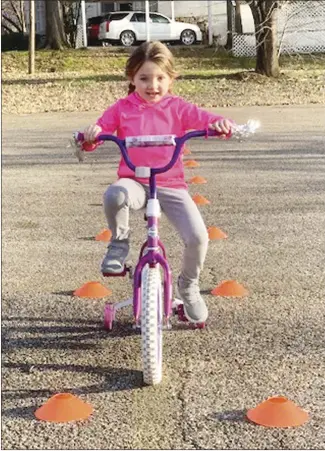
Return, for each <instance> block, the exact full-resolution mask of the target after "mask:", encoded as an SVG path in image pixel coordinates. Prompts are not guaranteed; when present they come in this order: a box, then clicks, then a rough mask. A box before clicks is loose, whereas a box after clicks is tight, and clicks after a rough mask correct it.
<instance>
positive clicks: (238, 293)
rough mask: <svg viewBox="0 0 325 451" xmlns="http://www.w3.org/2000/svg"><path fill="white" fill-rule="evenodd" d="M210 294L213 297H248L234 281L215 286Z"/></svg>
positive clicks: (245, 291)
mask: <svg viewBox="0 0 325 451" xmlns="http://www.w3.org/2000/svg"><path fill="white" fill-rule="evenodd" d="M211 294H213V295H214V296H225V297H227V296H228V297H243V296H247V295H248V291H247V290H246V288H244V287H243V285H241V284H240V283H238V282H236V280H225V281H224V282H222V283H221V284H219V285H218V286H216V287H215V288H214V289H213V290H212V291H211Z"/></svg>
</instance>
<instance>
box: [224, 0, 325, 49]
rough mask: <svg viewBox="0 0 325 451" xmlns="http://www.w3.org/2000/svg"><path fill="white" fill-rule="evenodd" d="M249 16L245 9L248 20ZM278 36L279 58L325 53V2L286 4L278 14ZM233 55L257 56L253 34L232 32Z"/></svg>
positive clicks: (284, 3)
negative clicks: (300, 54) (297, 54)
mask: <svg viewBox="0 0 325 451" xmlns="http://www.w3.org/2000/svg"><path fill="white" fill-rule="evenodd" d="M241 8H249V6H248V5H241ZM249 14H250V13H249V12H248V10H247V9H246V17H248V15H249ZM251 20H253V19H252V18H251ZM232 22H233V24H234V23H235V13H234V15H233V21H232ZM277 36H278V48H279V54H293V53H317V52H325V1H323V0H306V1H304V0H296V1H290V2H283V3H282V4H281V6H280V8H279V9H278V11H277ZM232 52H233V54H234V56H255V55H256V41H255V35H254V33H253V32H247V33H236V32H235V29H234V28H233V46H232Z"/></svg>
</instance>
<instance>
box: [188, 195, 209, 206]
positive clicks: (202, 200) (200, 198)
mask: <svg viewBox="0 0 325 451" xmlns="http://www.w3.org/2000/svg"><path fill="white" fill-rule="evenodd" d="M192 199H193V200H194V202H195V203H196V204H197V205H206V204H209V203H210V201H209V200H208V199H206V198H205V197H204V196H201V195H200V194H195V195H194V196H193V197H192Z"/></svg>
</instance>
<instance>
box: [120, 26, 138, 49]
mask: <svg viewBox="0 0 325 451" xmlns="http://www.w3.org/2000/svg"><path fill="white" fill-rule="evenodd" d="M120 41H121V44H122V45H123V46H124V47H131V45H133V44H134V43H135V41H136V38H135V34H134V33H133V31H131V30H126V31H122V33H121V35H120Z"/></svg>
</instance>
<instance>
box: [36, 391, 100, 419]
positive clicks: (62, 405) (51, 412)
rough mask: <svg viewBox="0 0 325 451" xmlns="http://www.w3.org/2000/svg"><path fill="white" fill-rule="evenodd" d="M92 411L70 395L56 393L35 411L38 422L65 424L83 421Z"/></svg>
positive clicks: (88, 406)
mask: <svg viewBox="0 0 325 451" xmlns="http://www.w3.org/2000/svg"><path fill="white" fill-rule="evenodd" d="M93 411H94V409H93V408H92V406H91V405H90V404H87V403H85V402H84V401H82V400H81V399H79V398H77V397H76V396H74V395H72V394H71V393H58V394H57V395H54V396H52V397H51V398H50V399H49V400H48V401H46V403H45V404H44V405H43V406H41V407H39V408H38V409H37V410H36V411H35V417H36V418H37V419H38V420H43V421H54V422H56V423H66V422H68V421H77V420H85V419H86V418H88V417H89V415H91V414H92V412H93Z"/></svg>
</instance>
